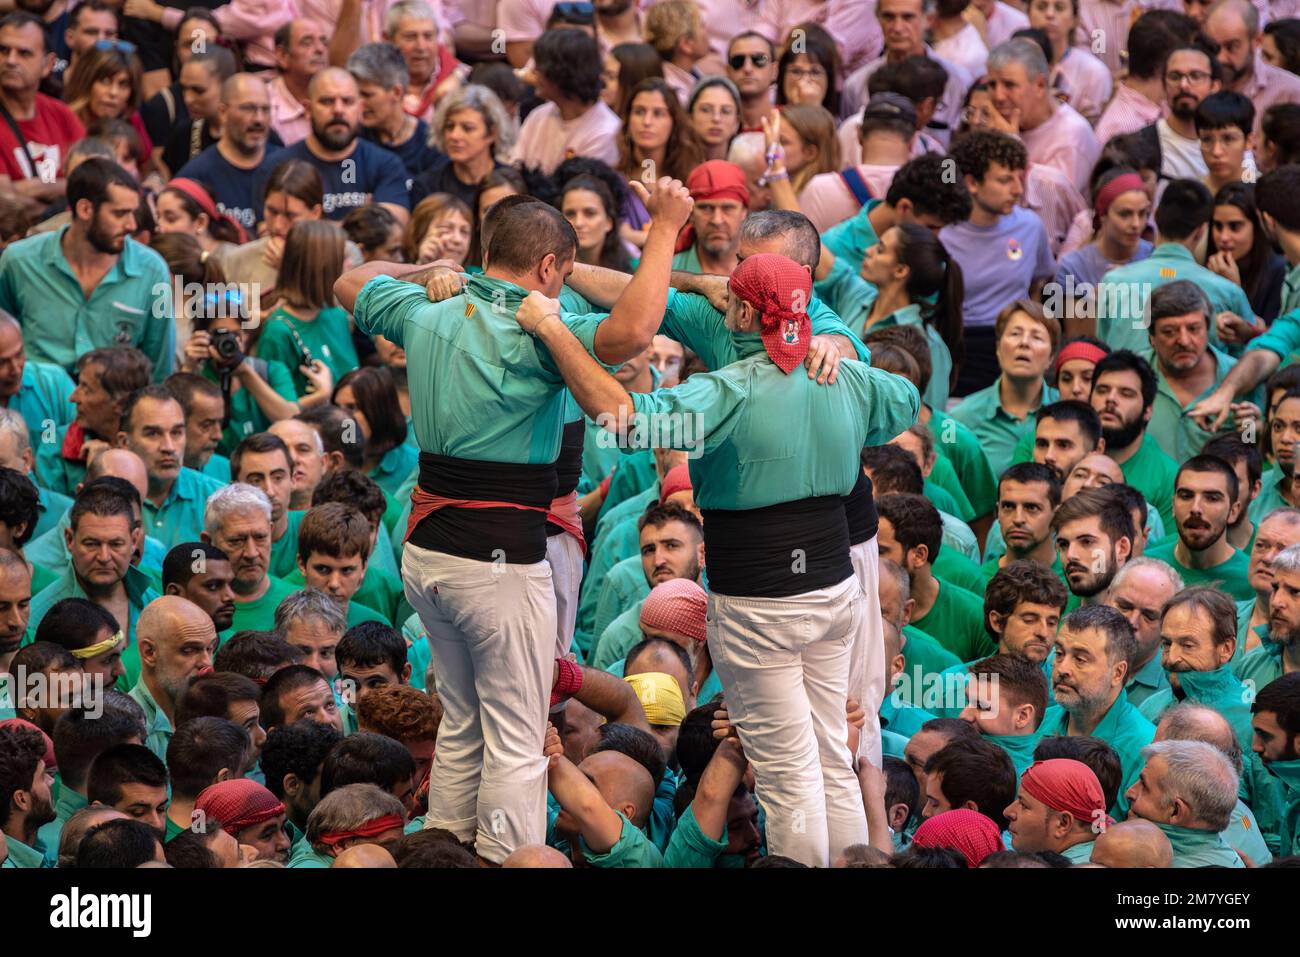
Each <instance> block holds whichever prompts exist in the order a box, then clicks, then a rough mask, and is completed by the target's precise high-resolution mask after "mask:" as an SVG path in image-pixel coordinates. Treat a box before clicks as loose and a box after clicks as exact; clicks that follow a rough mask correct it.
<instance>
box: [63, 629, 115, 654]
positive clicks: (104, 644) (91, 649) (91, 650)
mask: <svg viewBox="0 0 1300 957" xmlns="http://www.w3.org/2000/svg"><path fill="white" fill-rule="evenodd" d="M124 641H126V635H124V634H122V632H121V631H119V632H118V633H117V634H116V635H114V636H113V637H112V638H105V639H104V640H103V641H101V642H100V643H99V644H97V645H87V646H86V647H85V648H73V649H72V657H74V658H80V659H82V660H85V659H86V658H94V657H95V656H96V655H102V654H103V653H104V652H106V651H112V650H113V649H114V648H116V647H117V646H118V645H119V644H120V643H122V642H124Z"/></svg>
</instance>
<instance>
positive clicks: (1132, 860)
mask: <svg viewBox="0 0 1300 957" xmlns="http://www.w3.org/2000/svg"><path fill="white" fill-rule="evenodd" d="M1092 862H1093V863H1094V864H1101V865H1102V866H1103V867H1161V868H1164V867H1172V866H1173V863H1174V849H1173V848H1172V847H1171V846H1170V844H1169V838H1167V837H1165V835H1164V832H1163V831H1161V830H1160V828H1158V827H1156V826H1155V825H1154V824H1152V823H1151V822H1150V821H1144V820H1141V819H1140V818H1139V819H1135V820H1132V821H1121V822H1120V823H1118V824H1112V825H1111V826H1110V827H1108V828H1106V830H1104V831H1103V832H1102V833H1101V834H1100V835H1099V836H1098V838H1097V842H1096V844H1094V845H1093V848H1092Z"/></svg>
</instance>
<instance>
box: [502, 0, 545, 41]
mask: <svg viewBox="0 0 1300 957" xmlns="http://www.w3.org/2000/svg"><path fill="white" fill-rule="evenodd" d="M554 6H555V2H554V0H497V19H496V25H497V27H498V28H499V29H501V30H503V31H504V32H505V37H506V42H507V43H521V42H524V41H532V40H536V39H537V38H538V37H540V36H541V35H542V34H543V33H544V32H545V31H546V21H547V20H548V19H549V18H550V16H551V9H552V8H553V7H554Z"/></svg>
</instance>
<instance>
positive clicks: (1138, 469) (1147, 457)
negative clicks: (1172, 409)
mask: <svg viewBox="0 0 1300 957" xmlns="http://www.w3.org/2000/svg"><path fill="white" fill-rule="evenodd" d="M1153 415H1154V413H1153ZM1119 470H1120V471H1121V472H1123V473H1124V484H1125V485H1131V486H1133V487H1134V488H1135V489H1137V490H1138V491H1139V492H1141V493H1142V497H1143V498H1145V499H1146V500H1147V503H1148V504H1149V505H1154V506H1155V508H1156V511H1158V512H1159V513H1160V520H1161V522H1163V523H1164V527H1165V528H1173V527H1174V478H1175V477H1176V476H1177V475H1178V463H1177V462H1175V461H1174V460H1173V459H1172V458H1170V457H1169V455H1168V453H1166V452H1165V450H1164V449H1162V448H1161V447H1160V443H1159V442H1158V441H1157V440H1156V438H1155V436H1154V435H1152V434H1151V430H1150V429H1149V428H1148V429H1147V430H1146V432H1144V433H1143V435H1142V444H1141V445H1139V446H1138V450H1137V452H1135V453H1134V454H1133V456H1132V458H1130V459H1129V460H1128V461H1127V462H1124V463H1121V465H1120V467H1119Z"/></svg>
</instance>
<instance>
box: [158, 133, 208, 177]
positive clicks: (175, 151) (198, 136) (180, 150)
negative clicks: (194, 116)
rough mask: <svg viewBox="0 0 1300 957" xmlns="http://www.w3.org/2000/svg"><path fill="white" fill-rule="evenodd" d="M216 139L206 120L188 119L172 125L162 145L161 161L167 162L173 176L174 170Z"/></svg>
mask: <svg viewBox="0 0 1300 957" xmlns="http://www.w3.org/2000/svg"><path fill="white" fill-rule="evenodd" d="M216 141H217V138H216V137H215V136H213V135H212V132H211V131H210V130H209V129H208V122H207V120H190V122H188V123H185V124H181V125H177V126H174V127H172V132H171V135H170V136H169V137H167V141H166V145H165V146H164V147H163V154H162V159H163V162H164V163H166V164H167V169H168V170H170V171H171V172H172V175H173V176H175V175H176V170H178V169H180V168H181V167H182V166H184V165H185V164H186V163H188V162H189V161H190V160H192V159H194V158H195V157H197V156H198V155H199V154H200V153H202V152H203V151H204V150H205V149H207V148H208V147H209V146H211V145H212V144H213V143H215V142H216ZM155 145H156V144H155Z"/></svg>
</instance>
